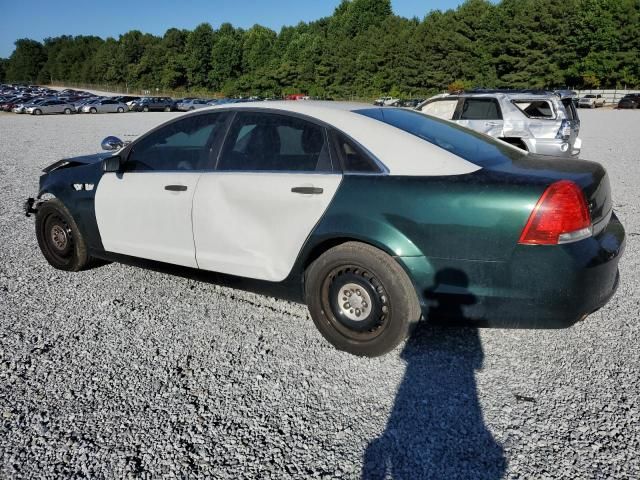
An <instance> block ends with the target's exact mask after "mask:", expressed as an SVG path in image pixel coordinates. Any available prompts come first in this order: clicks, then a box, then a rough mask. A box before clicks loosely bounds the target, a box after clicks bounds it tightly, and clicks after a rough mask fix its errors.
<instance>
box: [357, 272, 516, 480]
mask: <svg viewBox="0 0 640 480" xmlns="http://www.w3.org/2000/svg"><path fill="white" fill-rule="evenodd" d="M445 282H448V283H446V285H445ZM452 282H453V283H454V284H455V286H456V288H454V289H453V291H456V292H457V293H456V294H450V293H442V292H443V290H444V291H446V290H447V288H446V287H447V286H448V285H451V283H452ZM443 287H445V288H443ZM466 287H468V279H467V277H466V275H465V274H464V273H463V272H461V271H459V270H452V269H445V270H442V271H440V272H438V273H437V274H436V277H435V284H434V287H433V288H432V289H430V290H429V291H428V292H425V296H426V297H427V298H428V299H429V301H430V302H431V306H430V309H429V315H428V316H427V317H428V318H429V319H435V318H436V317H438V319H442V317H445V318H446V319H448V320H447V321H454V318H456V316H458V317H459V319H460V320H464V312H463V308H464V305H472V304H473V303H475V301H476V300H475V297H474V296H473V294H471V293H470V292H469V291H468V290H465V289H466ZM462 324H464V322H463V323H462ZM401 357H402V358H403V359H404V360H405V361H406V362H407V367H406V371H405V375H404V378H403V380H402V383H401V385H400V388H399V389H398V393H397V395H396V399H395V404H394V406H393V410H392V411H391V414H390V416H389V419H388V421H387V426H386V429H385V431H384V432H383V433H382V435H381V436H380V437H378V438H376V439H375V440H373V441H371V442H370V443H369V445H368V446H367V449H366V451H365V454H364V459H363V468H362V478H363V479H364V480H376V479H384V478H393V479H403V480H404V479H411V480H417V479H447V480H449V479H467V478H468V479H474V480H475V479H498V478H501V477H502V475H503V473H504V472H505V469H506V461H505V457H504V451H503V449H502V447H501V446H500V444H498V443H497V442H496V441H495V440H494V438H493V436H492V435H491V432H490V431H489V430H488V429H487V427H486V426H485V424H484V419H483V415H482V409H481V406H480V404H479V401H478V393H477V390H476V381H475V376H474V373H475V371H476V370H479V369H481V368H482V363H483V351H482V345H481V343H480V338H479V336H478V332H477V330H476V329H473V328H468V327H458V328H447V327H444V326H442V325H441V324H433V323H432V322H431V321H424V322H422V323H421V324H419V325H418V326H417V327H416V329H415V330H414V332H413V334H412V335H411V337H410V338H409V340H408V341H407V343H406V345H405V347H404V349H403V351H402V353H401Z"/></svg>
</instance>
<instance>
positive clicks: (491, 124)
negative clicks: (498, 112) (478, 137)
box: [485, 122, 500, 127]
mask: <svg viewBox="0 0 640 480" xmlns="http://www.w3.org/2000/svg"><path fill="white" fill-rule="evenodd" d="M485 125H486V126H487V127H497V126H498V125H500V122H486V123H485Z"/></svg>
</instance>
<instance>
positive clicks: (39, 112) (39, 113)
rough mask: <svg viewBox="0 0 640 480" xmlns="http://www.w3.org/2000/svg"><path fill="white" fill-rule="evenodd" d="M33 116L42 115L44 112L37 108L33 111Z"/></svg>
mask: <svg viewBox="0 0 640 480" xmlns="http://www.w3.org/2000/svg"><path fill="white" fill-rule="evenodd" d="M33 114H34V115H42V110H40V109H39V108H36V109H35V110H34V111H33Z"/></svg>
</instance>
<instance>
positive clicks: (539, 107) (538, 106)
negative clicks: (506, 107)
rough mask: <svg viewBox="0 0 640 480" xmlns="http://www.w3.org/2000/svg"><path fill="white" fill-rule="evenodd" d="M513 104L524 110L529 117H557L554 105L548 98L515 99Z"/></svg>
mask: <svg viewBox="0 0 640 480" xmlns="http://www.w3.org/2000/svg"><path fill="white" fill-rule="evenodd" d="M513 104H514V105H515V106H516V107H518V108H519V109H520V110H522V112H524V114H525V115H526V116H527V117H531V118H551V119H553V118H555V113H554V111H553V107H552V106H551V102H549V101H548V100H514V101H513Z"/></svg>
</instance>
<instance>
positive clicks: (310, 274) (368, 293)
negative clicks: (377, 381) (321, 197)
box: [305, 242, 420, 357]
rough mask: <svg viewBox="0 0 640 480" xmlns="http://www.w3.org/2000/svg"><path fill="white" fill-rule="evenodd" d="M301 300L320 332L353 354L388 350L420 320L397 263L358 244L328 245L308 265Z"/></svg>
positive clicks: (412, 291)
mask: <svg viewBox="0 0 640 480" xmlns="http://www.w3.org/2000/svg"><path fill="white" fill-rule="evenodd" d="M305 299H306V303H307V305H308V307H309V311H310V313H311V317H312V318H313V322H314V323H315V325H316V327H317V328H318V330H320V333H321V334H322V335H323V336H324V337H325V338H326V339H327V340H328V341H329V342H330V343H332V344H333V345H334V346H335V347H336V348H338V349H339V350H344V351H346V352H349V353H352V354H355V355H363V356H369V357H375V356H379V355H383V354H385V353H387V352H389V351H391V350H393V349H394V348H395V347H396V346H397V345H398V344H399V343H400V342H402V341H403V340H404V339H405V338H406V337H407V335H408V333H409V328H410V327H411V326H412V325H414V324H415V323H417V321H418V320H419V319H420V304H419V302H418V297H417V295H416V292H415V289H414V288H413V285H412V283H411V280H410V279H409V277H408V276H407V274H406V273H405V271H404V270H403V269H402V267H400V265H399V264H398V263H397V262H396V261H395V260H394V259H393V258H391V257H390V256H389V255H387V254H386V253H384V252H382V251H381V250H378V249H377V248H375V247H372V246H370V245H367V244H363V243H359V242H347V243H343V244H342V245H339V246H337V247H334V248H332V249H330V250H328V251H326V252H325V253H324V254H322V255H321V256H320V257H319V258H318V259H317V260H315V261H314V262H313V263H312V264H311V266H310V267H309V268H308V269H307V272H306V275H305Z"/></svg>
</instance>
